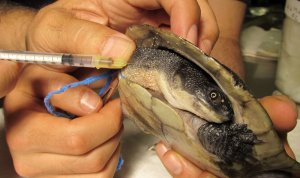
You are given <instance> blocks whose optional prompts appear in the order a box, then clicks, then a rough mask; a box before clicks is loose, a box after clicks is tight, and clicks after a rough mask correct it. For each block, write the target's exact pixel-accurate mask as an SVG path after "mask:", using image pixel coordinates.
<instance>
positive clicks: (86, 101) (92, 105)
mask: <svg viewBox="0 0 300 178" xmlns="http://www.w3.org/2000/svg"><path fill="white" fill-rule="evenodd" d="M100 102H101V100H100V97H99V96H98V95H97V94H96V93H95V92H93V91H86V92H85V93H84V94H83V95H82V97H81V99H80V106H81V108H82V110H84V111H85V112H88V113H90V112H93V111H95V110H96V109H97V108H98V106H99V105H100Z"/></svg>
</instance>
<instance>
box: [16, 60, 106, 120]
mask: <svg viewBox="0 0 300 178" xmlns="http://www.w3.org/2000/svg"><path fill="white" fill-rule="evenodd" d="M23 73H25V74H26V75H23V76H20V81H19V83H18V84H17V88H18V89H19V90H21V91H23V92H25V93H28V94H30V95H31V96H34V97H36V98H40V99H41V100H43V99H44V97H45V96H47V95H48V93H49V92H51V91H54V90H59V89H60V88H61V87H63V86H65V85H67V84H70V83H73V82H78V80H77V79H76V78H74V77H72V76H71V75H68V74H65V73H60V72H54V71H49V70H45V69H44V68H43V67H40V66H35V65H28V66H27V67H26V68H24V70H23ZM37 74H38V75H37ZM102 82H103V83H104V82H105V80H104V81H102ZM51 104H52V105H53V106H55V107H57V108H60V109H62V110H64V111H66V112H69V113H72V114H74V115H77V116H83V115H86V114H89V113H93V112H97V111H98V110H99V109H100V108H101V107H102V100H101V98H100V97H99V96H98V94H97V93H96V92H95V91H93V90H92V89H91V88H90V87H89V86H78V87H75V88H69V89H67V90H66V91H64V92H62V93H61V94H55V95H53V96H52V97H51ZM25 106H26V105H25ZM29 107H30V106H29ZM28 109H30V108H28Z"/></svg>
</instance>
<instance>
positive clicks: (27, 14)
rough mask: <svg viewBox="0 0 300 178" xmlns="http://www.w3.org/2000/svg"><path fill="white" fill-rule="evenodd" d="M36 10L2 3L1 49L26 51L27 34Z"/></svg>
mask: <svg viewBox="0 0 300 178" xmlns="http://www.w3.org/2000/svg"><path fill="white" fill-rule="evenodd" d="M35 13H36V12H35V10H34V9H31V8H27V7H23V6H18V5H16V4H12V3H10V2H9V1H1V2H0V37H1V40H0V49H9V50H26V32H27V27H28V26H29V24H30V22H31V20H32V19H33V17H34V15H35Z"/></svg>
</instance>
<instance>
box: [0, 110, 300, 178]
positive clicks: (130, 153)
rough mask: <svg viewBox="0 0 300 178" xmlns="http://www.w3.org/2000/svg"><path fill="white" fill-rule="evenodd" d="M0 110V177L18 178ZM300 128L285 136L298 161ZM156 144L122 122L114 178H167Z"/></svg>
mask: <svg viewBox="0 0 300 178" xmlns="http://www.w3.org/2000/svg"><path fill="white" fill-rule="evenodd" d="M3 120H4V119H3V115H2V109H0V177H3V178H19V176H17V174H16V173H15V171H14V169H13V164H12V161H11V157H10V155H9V152H8V149H7V145H6V143H5V136H4V121H3ZM299 138H300V124H299V123H298V124H297V127H296V128H295V129H294V131H292V132H291V133H290V134H289V141H290V144H291V146H292V148H293V150H294V152H295V154H296V156H297V159H298V160H300V141H299ZM156 142H157V140H156V139H155V138H154V137H152V136H149V135H145V134H143V133H141V132H140V131H139V130H138V129H137V128H136V127H135V126H134V125H133V124H132V123H131V122H130V121H125V134H124V136H123V139H122V155H123V158H124V160H125V162H124V166H123V167H122V170H121V171H120V172H118V173H117V174H116V175H115V178H141V177H142V178H154V177H157V178H170V176H169V174H168V173H167V171H166V170H165V168H164V167H163V165H162V164H161V162H160V161H159V159H158V157H157V156H156V154H155V151H153V150H149V148H150V147H151V146H153V144H155V143H156Z"/></svg>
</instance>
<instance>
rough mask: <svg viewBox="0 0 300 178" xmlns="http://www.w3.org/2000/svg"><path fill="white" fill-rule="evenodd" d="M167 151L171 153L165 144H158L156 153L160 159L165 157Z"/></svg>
mask: <svg viewBox="0 0 300 178" xmlns="http://www.w3.org/2000/svg"><path fill="white" fill-rule="evenodd" d="M167 151H169V148H168V147H166V146H165V145H164V144H163V143H158V144H157V145H156V152H157V154H158V156H159V157H161V158H162V157H163V155H164V154H165V153H166V152H167Z"/></svg>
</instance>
